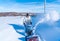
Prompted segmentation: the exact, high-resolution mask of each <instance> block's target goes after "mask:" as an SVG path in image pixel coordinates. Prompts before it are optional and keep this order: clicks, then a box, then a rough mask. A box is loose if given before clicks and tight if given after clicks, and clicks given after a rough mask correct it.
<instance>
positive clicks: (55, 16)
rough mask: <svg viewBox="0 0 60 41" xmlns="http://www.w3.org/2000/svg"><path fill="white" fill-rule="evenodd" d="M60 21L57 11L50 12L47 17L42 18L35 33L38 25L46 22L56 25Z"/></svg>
mask: <svg viewBox="0 0 60 41" xmlns="http://www.w3.org/2000/svg"><path fill="white" fill-rule="evenodd" d="M59 19H60V14H59V13H58V12H57V11H55V10H51V11H48V12H47V14H45V16H44V17H43V18H41V19H40V20H39V21H38V22H37V23H36V24H35V26H34V31H33V32H35V30H36V27H37V25H38V24H40V23H43V22H46V23H54V22H56V21H58V20H59Z"/></svg>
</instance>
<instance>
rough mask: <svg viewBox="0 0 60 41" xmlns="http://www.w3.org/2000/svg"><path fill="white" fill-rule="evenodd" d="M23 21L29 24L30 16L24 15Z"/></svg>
mask: <svg viewBox="0 0 60 41" xmlns="http://www.w3.org/2000/svg"><path fill="white" fill-rule="evenodd" d="M23 23H25V25H31V17H30V16H28V17H24V19H23Z"/></svg>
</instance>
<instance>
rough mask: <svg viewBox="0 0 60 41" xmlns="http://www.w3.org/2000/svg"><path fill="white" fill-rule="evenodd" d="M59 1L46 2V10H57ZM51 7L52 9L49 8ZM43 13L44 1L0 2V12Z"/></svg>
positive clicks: (7, 0)
mask: <svg viewBox="0 0 60 41" xmlns="http://www.w3.org/2000/svg"><path fill="white" fill-rule="evenodd" d="M59 4H60V0H46V6H47V9H48V8H54V9H56V8H57V9H56V10H59V9H58V8H59V7H60V6H59ZM51 5H53V7H52V6H51ZM7 11H8V12H10V11H11V12H39V13H40V12H44V0H0V12H7Z"/></svg>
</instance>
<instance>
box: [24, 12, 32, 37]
mask: <svg viewBox="0 0 60 41" xmlns="http://www.w3.org/2000/svg"><path fill="white" fill-rule="evenodd" d="M23 24H24V26H25V33H26V36H30V35H32V21H31V17H30V16H29V14H28V13H27V14H26V16H25V17H24V19H23Z"/></svg>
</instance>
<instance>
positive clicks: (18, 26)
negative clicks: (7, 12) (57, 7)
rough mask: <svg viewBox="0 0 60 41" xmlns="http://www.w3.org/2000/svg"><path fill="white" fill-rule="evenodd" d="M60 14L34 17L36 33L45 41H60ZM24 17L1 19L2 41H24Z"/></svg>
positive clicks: (0, 40)
mask: <svg viewBox="0 0 60 41" xmlns="http://www.w3.org/2000/svg"><path fill="white" fill-rule="evenodd" d="M53 15H54V16H53ZM59 15H60V14H46V15H44V16H42V15H41V14H40V16H36V17H32V22H33V25H35V26H34V27H35V28H34V29H35V33H36V34H37V35H39V37H40V39H42V40H44V41H60V25H59V24H60V16H59ZM22 21H23V17H21V16H7V17H0V41H24V37H25V31H24V29H25V28H24V26H23V23H22Z"/></svg>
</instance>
